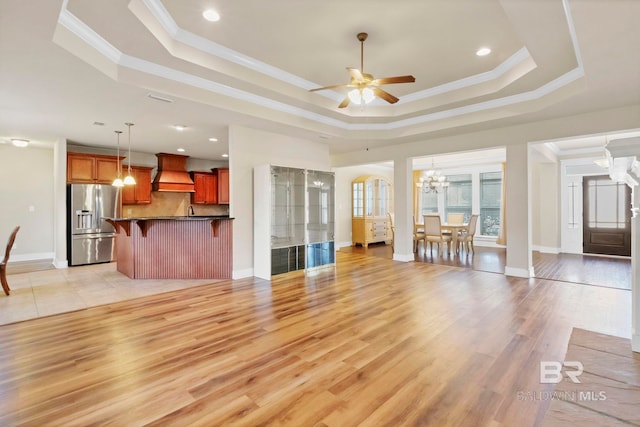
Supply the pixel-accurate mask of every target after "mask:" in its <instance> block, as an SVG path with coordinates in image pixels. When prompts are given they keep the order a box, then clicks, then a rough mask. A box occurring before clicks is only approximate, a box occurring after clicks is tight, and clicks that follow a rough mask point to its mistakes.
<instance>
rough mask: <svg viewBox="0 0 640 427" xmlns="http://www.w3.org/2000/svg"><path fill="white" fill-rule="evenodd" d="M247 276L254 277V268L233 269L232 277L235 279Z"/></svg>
mask: <svg viewBox="0 0 640 427" xmlns="http://www.w3.org/2000/svg"><path fill="white" fill-rule="evenodd" d="M247 277H253V268H245V269H244V270H233V271H232V272H231V278H232V279H233V280H236V279H246V278H247Z"/></svg>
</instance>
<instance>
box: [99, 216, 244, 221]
mask: <svg viewBox="0 0 640 427" xmlns="http://www.w3.org/2000/svg"><path fill="white" fill-rule="evenodd" d="M105 219H110V220H112V221H149V220H154V219H162V220H173V221H206V220H211V219H234V218H230V217H229V215H190V216H151V217H141V218H105Z"/></svg>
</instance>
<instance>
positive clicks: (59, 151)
mask: <svg viewBox="0 0 640 427" xmlns="http://www.w3.org/2000/svg"><path fill="white" fill-rule="evenodd" d="M53 186H54V188H53V197H54V201H53V222H54V231H53V245H54V257H53V265H54V266H55V267H56V268H66V267H67V266H68V263H67V203H66V200H67V141H66V140H58V141H56V142H55V144H54V146H53Z"/></svg>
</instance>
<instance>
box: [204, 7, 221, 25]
mask: <svg viewBox="0 0 640 427" xmlns="http://www.w3.org/2000/svg"><path fill="white" fill-rule="evenodd" d="M202 16H203V17H204V19H206V20H207V21H210V22H218V21H219V20H220V14H219V13H218V12H216V11H215V10H213V9H207V10H205V11H204V12H202Z"/></svg>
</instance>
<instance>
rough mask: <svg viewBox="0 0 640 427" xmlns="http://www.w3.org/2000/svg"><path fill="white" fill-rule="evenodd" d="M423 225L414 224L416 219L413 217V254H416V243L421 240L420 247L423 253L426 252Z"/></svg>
mask: <svg viewBox="0 0 640 427" xmlns="http://www.w3.org/2000/svg"><path fill="white" fill-rule="evenodd" d="M424 236H425V234H424V225H422V224H416V217H415V216H414V217H413V252H418V241H420V240H422V242H423V243H422V246H424V249H425V251H426V250H427V244H426V242H425V241H424Z"/></svg>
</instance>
